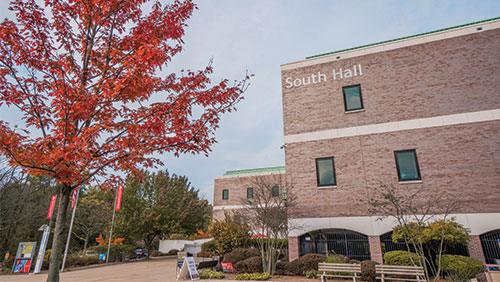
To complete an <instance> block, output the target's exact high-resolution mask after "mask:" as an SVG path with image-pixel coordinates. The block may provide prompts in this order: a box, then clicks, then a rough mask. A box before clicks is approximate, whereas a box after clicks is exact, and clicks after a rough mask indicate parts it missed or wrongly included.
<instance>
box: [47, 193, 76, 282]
mask: <svg viewBox="0 0 500 282" xmlns="http://www.w3.org/2000/svg"><path fill="white" fill-rule="evenodd" d="M71 191H72V189H71V187H69V186H66V185H64V186H63V187H62V188H61V191H60V192H59V207H58V208H57V218H56V226H55V228H54V239H53V240H52V252H51V254H50V260H49V276H48V277H47V282H59V268H60V264H61V259H62V247H63V244H64V236H63V235H64V234H63V232H64V224H65V223H66V215H67V213H68V203H69V197H70V195H71Z"/></svg>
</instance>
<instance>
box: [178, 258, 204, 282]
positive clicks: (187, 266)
mask: <svg viewBox="0 0 500 282" xmlns="http://www.w3.org/2000/svg"><path fill="white" fill-rule="evenodd" d="M179 266H180V263H178V264H177V268H179ZM188 273H189V277H190V278H191V280H200V276H199V275H198V270H197V269H196V262H195V261H194V258H193V257H185V258H184V261H183V262H182V266H180V270H177V280H179V279H182V280H185V279H186V277H187V276H188Z"/></svg>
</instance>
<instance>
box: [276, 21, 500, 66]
mask: <svg viewBox="0 0 500 282" xmlns="http://www.w3.org/2000/svg"><path fill="white" fill-rule="evenodd" d="M479 27H481V29H477V28H479ZM497 28H500V17H496V18H491V19H487V20H482V21H477V22H473V23H468V24H463V25H458V26H453V27H448V28H443V29H438V30H434V31H430V32H424V33H420V34H416V35H411V36H406V37H401V38H396V39H391V40H386V41H381V42H377V43H372V44H367V45H362V46H358V47H352V48H348V49H343V50H338V51H334V52H329V53H324V54H320V55H314V56H309V57H306V59H305V60H301V61H296V62H291V63H285V64H282V65H281V70H290V69H296V68H300V67H306V66H311V65H316V64H321V63H327V62H332V61H337V60H341V59H346V58H352V57H358V56H363V55H368V54H373V53H378V52H384V51H389V50H393V49H398V48H403V47H408V46H413V45H418V44H423V43H427V42H433V41H438V40H443V39H448V38H453V37H458V36H463V35H468V34H472V33H476V32H483V31H486V30H491V29H497Z"/></svg>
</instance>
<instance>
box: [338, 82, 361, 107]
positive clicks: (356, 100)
mask: <svg viewBox="0 0 500 282" xmlns="http://www.w3.org/2000/svg"><path fill="white" fill-rule="evenodd" d="M342 91H343V92H344V106H345V111H346V112H349V111H355V110H361V109H363V98H362V97H361V85H360V84H358V85H353V86H346V87H342Z"/></svg>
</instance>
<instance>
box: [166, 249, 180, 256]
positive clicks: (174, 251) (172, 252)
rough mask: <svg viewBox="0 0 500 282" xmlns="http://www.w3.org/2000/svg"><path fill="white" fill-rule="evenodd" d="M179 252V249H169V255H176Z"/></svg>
mask: <svg viewBox="0 0 500 282" xmlns="http://www.w3.org/2000/svg"><path fill="white" fill-rule="evenodd" d="M178 252H179V250H176V249H172V250H170V251H168V253H167V255H169V256H176V255H177V253H178Z"/></svg>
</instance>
